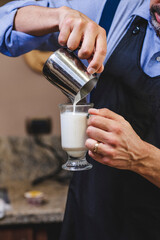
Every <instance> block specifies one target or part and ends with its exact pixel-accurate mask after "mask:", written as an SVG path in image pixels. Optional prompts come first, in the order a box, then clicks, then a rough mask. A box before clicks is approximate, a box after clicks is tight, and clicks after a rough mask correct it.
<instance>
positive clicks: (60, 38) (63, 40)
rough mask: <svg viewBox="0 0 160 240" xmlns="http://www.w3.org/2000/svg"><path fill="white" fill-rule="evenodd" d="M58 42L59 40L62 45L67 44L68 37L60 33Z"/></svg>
mask: <svg viewBox="0 0 160 240" xmlns="http://www.w3.org/2000/svg"><path fill="white" fill-rule="evenodd" d="M58 42H59V44H60V45H64V44H66V42H67V41H66V39H65V38H64V36H63V35H59V37H58Z"/></svg>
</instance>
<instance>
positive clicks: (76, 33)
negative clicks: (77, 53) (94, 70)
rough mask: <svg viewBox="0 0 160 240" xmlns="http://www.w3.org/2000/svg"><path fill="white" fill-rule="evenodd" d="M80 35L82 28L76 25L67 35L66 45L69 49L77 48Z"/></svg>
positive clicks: (81, 35) (80, 38)
mask: <svg viewBox="0 0 160 240" xmlns="http://www.w3.org/2000/svg"><path fill="white" fill-rule="evenodd" d="M82 37H83V34H82V30H81V29H80V28H79V27H78V26H77V27H75V28H74V29H73V31H72V32H71V33H70V35H69V37H68V41H67V47H68V48H69V49H70V50H75V49H77V48H78V47H79V46H80V43H81V40H82Z"/></svg>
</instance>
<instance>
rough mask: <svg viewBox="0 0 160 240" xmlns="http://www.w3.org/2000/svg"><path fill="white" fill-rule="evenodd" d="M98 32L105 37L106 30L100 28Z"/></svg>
mask: <svg viewBox="0 0 160 240" xmlns="http://www.w3.org/2000/svg"><path fill="white" fill-rule="evenodd" d="M100 30H101V33H102V34H103V35H106V30H105V29H104V28H103V27H101V28H100Z"/></svg>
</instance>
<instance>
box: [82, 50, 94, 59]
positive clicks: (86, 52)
mask: <svg viewBox="0 0 160 240" xmlns="http://www.w3.org/2000/svg"><path fill="white" fill-rule="evenodd" d="M91 54H92V53H91V51H90V49H88V48H83V49H81V56H82V57H86V58H88V57H90V56H91Z"/></svg>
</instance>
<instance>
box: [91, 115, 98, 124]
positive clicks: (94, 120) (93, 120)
mask: <svg viewBox="0 0 160 240" xmlns="http://www.w3.org/2000/svg"><path fill="white" fill-rule="evenodd" d="M96 122H97V119H96V117H95V116H92V117H90V119H89V124H90V125H95V124H96Z"/></svg>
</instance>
